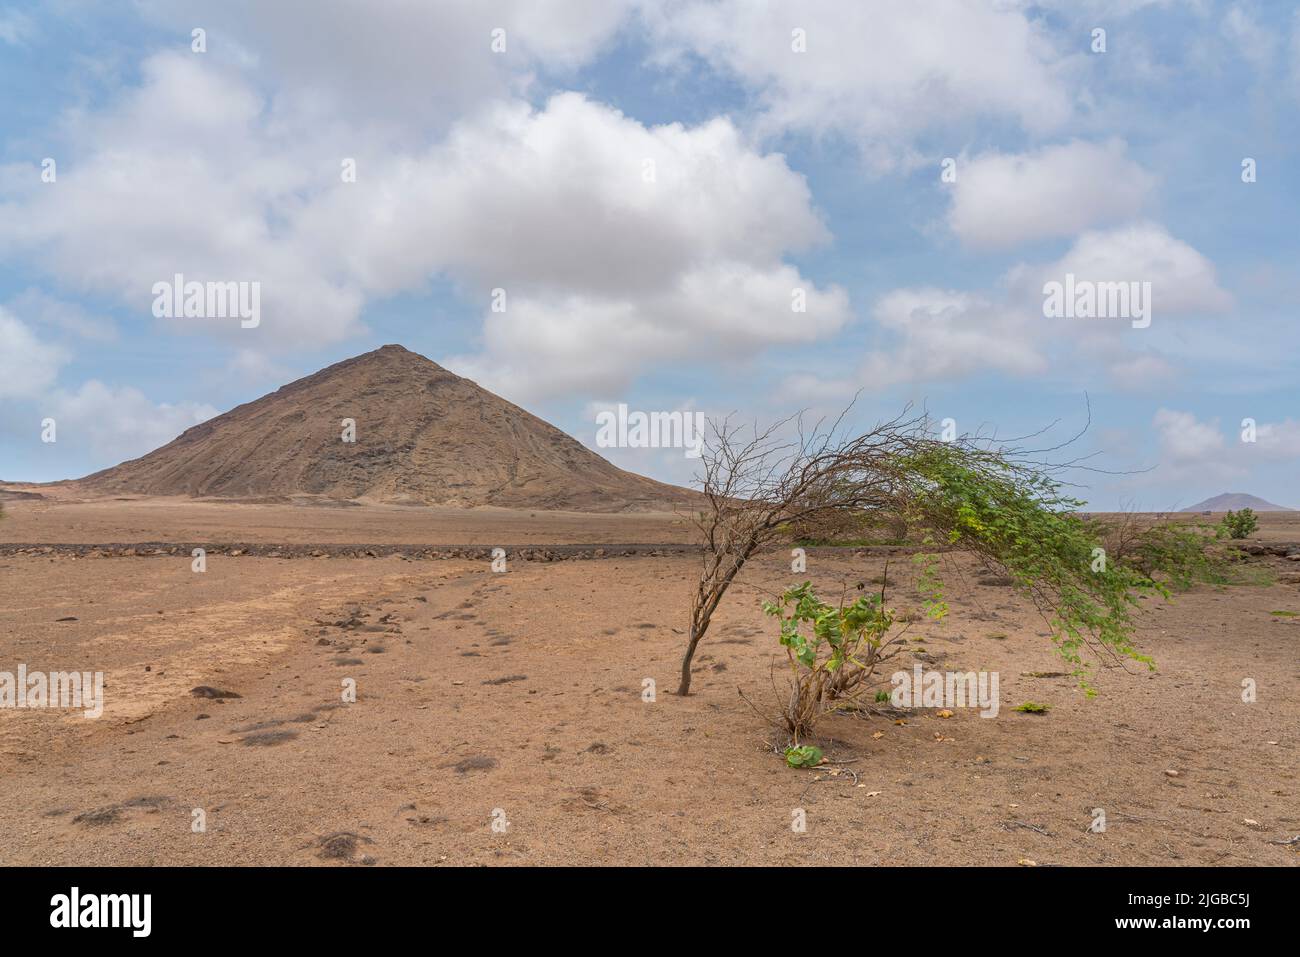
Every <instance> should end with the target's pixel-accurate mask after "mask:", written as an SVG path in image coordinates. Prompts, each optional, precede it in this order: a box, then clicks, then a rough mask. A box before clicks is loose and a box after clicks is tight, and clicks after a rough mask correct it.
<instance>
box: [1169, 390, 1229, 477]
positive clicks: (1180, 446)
mask: <svg viewBox="0 0 1300 957" xmlns="http://www.w3.org/2000/svg"><path fill="white" fill-rule="evenodd" d="M1152 425H1154V426H1155V430H1156V440H1157V443H1158V453H1159V465H1158V467H1157V468H1158V473H1159V476H1160V477H1161V478H1163V479H1165V480H1169V481H1177V480H1180V479H1197V480H1198V481H1201V482H1205V481H1209V480H1215V481H1218V480H1226V479H1230V478H1236V477H1239V476H1241V475H1244V474H1245V470H1244V469H1242V468H1241V467H1239V466H1238V465H1235V464H1233V463H1231V462H1230V461H1229V460H1228V446H1227V441H1226V440H1225V439H1224V436H1223V433H1222V432H1221V431H1220V429H1219V424H1218V422H1217V421H1214V422H1202V421H1200V420H1199V419H1197V418H1196V416H1195V415H1193V414H1192V413H1191V412H1181V411H1178V410H1175V409H1163V408H1162V409H1158V410H1157V411H1156V414H1155V418H1154V419H1153V420H1152Z"/></svg>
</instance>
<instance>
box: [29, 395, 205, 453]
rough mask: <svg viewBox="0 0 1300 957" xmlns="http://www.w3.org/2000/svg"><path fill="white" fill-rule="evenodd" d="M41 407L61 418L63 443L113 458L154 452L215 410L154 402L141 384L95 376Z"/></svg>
mask: <svg viewBox="0 0 1300 957" xmlns="http://www.w3.org/2000/svg"><path fill="white" fill-rule="evenodd" d="M41 408H42V410H43V411H44V414H48V415H51V416H53V418H54V419H55V421H56V422H57V423H58V429H59V442H60V443H69V444H80V445H84V446H85V447H87V448H89V450H90V451H91V452H92V453H93V454H94V455H96V456H99V457H102V458H104V459H105V460H109V461H113V462H122V461H125V460H127V459H133V458H137V457H138V456H141V455H144V454H145V453H146V452H151V451H153V450H154V449H156V448H158V447H159V446H160V445H164V444H166V443H167V442H170V441H171V440H172V439H174V438H176V436H178V435H180V434H181V433H182V432H184V431H185V430H186V429H188V428H189V427H190V426H193V425H198V424H199V423H200V422H204V421H206V420H207V419H210V418H212V417H213V416H214V415H216V414H217V410H216V409H214V408H213V407H212V406H210V405H207V404H205V403H195V402H179V403H175V404H173V403H168V402H162V403H154V402H152V401H150V400H149V398H148V397H147V396H145V394H144V393H143V392H141V391H140V390H139V389H135V388H132V387H130V386H109V385H105V384H104V383H102V382H99V381H97V380H94V379H92V380H90V381H89V382H86V383H84V384H83V385H82V386H81V388H80V389H78V390H77V391H75V392H64V391H57V392H54V393H52V394H51V395H50V396H49V397H47V398H46V399H45V400H43V402H42V404H41ZM45 410H48V411H45Z"/></svg>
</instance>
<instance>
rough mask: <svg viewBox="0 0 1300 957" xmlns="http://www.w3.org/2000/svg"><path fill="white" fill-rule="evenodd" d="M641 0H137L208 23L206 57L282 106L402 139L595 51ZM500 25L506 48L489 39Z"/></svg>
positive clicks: (167, 19)
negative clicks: (271, 93) (264, 89)
mask: <svg viewBox="0 0 1300 957" xmlns="http://www.w3.org/2000/svg"><path fill="white" fill-rule="evenodd" d="M637 2H638V0H493V2H492V3H477V2H461V0H385V2H382V3H371V4H364V5H361V6H359V5H358V4H357V3H356V2H355V0H313V3H311V5H310V7H309V8H308V9H303V8H299V7H295V6H293V5H292V4H282V3H266V2H263V0H224V2H222V3H219V4H213V3H210V2H207V0H141V2H140V8H141V9H142V10H143V12H144V13H145V14H146V15H147V16H150V17H151V18H153V19H155V20H157V21H159V22H160V23H163V24H165V25H167V26H168V27H170V28H172V29H175V30H179V31H181V32H182V33H183V34H185V35H188V34H189V31H190V29H191V28H192V27H193V26H194V25H195V24H202V25H203V26H204V27H205V29H207V30H208V34H209V44H208V47H209V54H208V55H209V56H212V57H215V58H220V59H225V60H228V61H232V62H238V63H240V64H241V65H243V66H245V67H246V68H247V70H248V72H249V73H250V74H252V75H254V76H256V77H257V78H258V79H259V80H260V81H261V82H262V83H263V84H265V85H267V86H270V87H273V88H274V89H276V91H277V98H278V99H279V100H281V101H282V105H283V107H284V108H285V109H287V110H291V111H293V112H296V113H303V114H315V115H321V116H325V115H328V116H330V117H337V116H342V117H344V118H346V120H347V121H348V122H349V124H350V125H351V126H353V127H357V128H366V127H372V128H373V127H377V126H378V127H383V128H384V130H385V134H386V135H390V136H398V137H402V138H405V139H407V143H408V145H409V144H410V139H409V138H410V137H416V136H419V135H422V134H424V133H426V132H427V131H429V130H431V129H441V128H445V127H446V125H447V124H448V123H449V122H450V121H451V120H454V119H455V118H457V117H460V116H462V115H464V114H466V113H468V112H471V111H473V110H474V109H475V108H476V107H477V106H478V105H481V104H483V103H485V102H487V101H490V100H494V99H503V98H509V97H511V96H513V95H516V94H519V93H522V92H524V91H525V90H526V89H527V88H528V87H529V86H530V84H531V82H532V80H533V76H534V73H535V72H536V71H538V70H550V71H557V70H558V71H566V70H572V69H574V68H576V67H578V66H581V65H582V64H584V63H586V62H589V61H590V60H591V59H593V58H594V57H596V56H597V55H598V54H599V53H600V51H601V49H602V47H603V45H604V44H605V43H606V42H607V41H609V40H610V39H611V38H612V37H613V36H614V34H615V32H616V31H617V29H618V27H619V26H620V25H621V24H623V23H624V22H625V21H626V20H627V17H628V16H629V15H630V14H631V13H632V11H633V9H634V8H635V6H636V5H637ZM498 29H500V30H504V31H505V33H504V44H505V49H504V51H501V52H496V51H494V50H493V47H492V43H493V31H494V30H498Z"/></svg>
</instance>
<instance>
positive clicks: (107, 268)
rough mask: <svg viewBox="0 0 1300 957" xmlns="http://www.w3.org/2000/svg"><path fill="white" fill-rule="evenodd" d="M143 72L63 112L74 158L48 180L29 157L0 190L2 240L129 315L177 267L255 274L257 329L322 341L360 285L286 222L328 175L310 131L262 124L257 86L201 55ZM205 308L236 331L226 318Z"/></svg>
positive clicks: (208, 273) (154, 63) (172, 58)
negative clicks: (134, 81) (106, 101)
mask: <svg viewBox="0 0 1300 957" xmlns="http://www.w3.org/2000/svg"><path fill="white" fill-rule="evenodd" d="M143 72H144V80H143V83H142V85H141V86H140V87H138V88H136V89H134V90H132V91H131V92H129V93H128V94H126V95H125V96H124V97H123V98H122V99H120V100H119V101H117V102H115V103H114V104H113V105H112V106H110V107H108V108H107V109H106V110H105V111H103V112H102V113H91V114H70V115H69V116H67V117H65V119H64V122H63V125H64V130H65V136H66V137H67V139H68V141H69V147H68V148H69V150H70V151H71V153H72V155H73V159H72V161H70V162H65V163H63V164H61V170H60V175H59V178H58V181H57V182H56V183H41V182H40V179H39V176H37V175H36V172H35V170H33V171H31V173H30V174H29V175H28V176H27V177H26V178H25V180H24V181H25V182H26V183H27V184H28V185H27V186H26V187H25V189H20V190H19V191H18V192H16V193H11V194H10V198H9V199H8V201H6V202H4V203H2V204H0V253H3V252H8V253H11V254H20V253H25V254H27V256H28V258H29V261H30V262H31V264H32V265H33V267H35V268H37V269H41V270H44V271H45V272H47V273H48V274H50V275H51V276H53V277H54V278H55V279H57V280H59V281H61V282H64V283H66V284H68V285H70V286H73V287H75V288H79V289H83V290H88V291H91V292H94V293H99V294H106V295H110V296H113V297H115V298H116V299H117V300H118V301H120V302H121V303H123V304H124V305H126V306H127V307H128V308H129V309H132V310H134V312H135V314H136V315H139V316H144V317H147V316H149V315H150V308H151V305H152V300H153V294H152V292H151V290H152V287H153V284H154V283H156V282H160V281H168V282H169V281H171V279H172V277H173V276H174V275H175V274H176V273H181V274H183V275H184V276H185V277H186V279H187V280H199V281H221V282H226V281H248V282H253V281H257V282H261V283H262V314H263V321H262V326H261V327H260V329H261V331H262V332H263V334H264V335H265V336H266V337H267V338H268V339H272V340H274V339H278V340H279V341H280V342H282V343H288V342H295V341H301V339H302V338H303V337H304V336H309V337H314V338H315V339H317V340H318V341H323V342H329V341H333V340H337V339H339V338H341V337H343V336H344V335H346V334H348V333H350V332H353V331H355V330H356V329H357V327H358V323H357V315H358V312H359V309H360V306H361V303H362V294H361V291H360V290H359V289H358V288H357V286H356V284H355V282H354V281H352V280H351V279H350V277H347V276H345V275H339V274H337V273H331V272H329V271H327V270H325V269H322V268H321V266H320V264H319V263H317V262H315V261H313V259H312V257H311V256H310V248H309V247H308V246H305V245H304V244H303V243H301V242H299V241H296V239H295V235H294V233H295V230H294V221H295V219H296V218H297V216H299V215H300V213H301V206H302V204H303V203H304V202H310V200H309V199H308V200H304V199H303V196H304V194H306V195H308V196H309V195H310V190H311V189H312V186H313V180H315V181H316V182H317V184H319V182H322V181H325V179H326V177H325V174H324V172H323V171H322V169H321V166H322V162H321V158H320V153H319V152H317V151H315V150H314V149H313V143H314V140H312V139H310V138H303V137H299V136H296V135H295V131H292V130H287V129H282V128H276V127H274V126H273V125H271V124H268V123H267V122H266V120H265V117H264V115H263V111H264V103H263V102H262V100H261V99H260V98H259V97H258V95H257V94H256V93H255V92H254V91H253V90H252V89H250V88H249V87H248V86H247V85H246V84H245V83H243V81H242V80H241V79H240V78H239V77H238V76H237V75H236V74H233V73H231V72H229V71H227V70H224V69H222V68H220V67H216V66H213V65H211V61H204V60H202V59H201V58H199V57H194V56H190V55H188V54H175V53H165V54H160V55H157V56H154V57H152V58H150V59H149V60H147V61H146V62H145V64H144V67H143ZM195 104H202V108H201V109H196V108H193V107H194V105H195ZM335 170H337V166H336V167H335ZM337 176H338V174H337V172H334V177H335V178H336V179H337ZM316 189H317V190H319V189H320V186H319V185H316ZM173 321H176V322H184V321H185V320H173ZM191 322H193V320H191ZM205 322H207V327H206V328H207V329H208V330H209V331H217V332H225V333H226V334H228V335H232V334H237V333H239V332H240V330H239V323H238V322H237V321H235V322H226V323H224V325H223V324H222V321H221V320H215V321H205Z"/></svg>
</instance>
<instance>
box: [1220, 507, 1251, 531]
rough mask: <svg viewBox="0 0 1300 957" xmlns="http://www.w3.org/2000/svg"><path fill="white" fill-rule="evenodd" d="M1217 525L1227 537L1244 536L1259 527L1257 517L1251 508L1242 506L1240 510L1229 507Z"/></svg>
mask: <svg viewBox="0 0 1300 957" xmlns="http://www.w3.org/2000/svg"><path fill="white" fill-rule="evenodd" d="M1219 527H1220V528H1221V529H1222V530H1223V534H1224V535H1226V536H1227V537H1228V538H1245V537H1246V536H1247V535H1250V534H1252V533H1253V532H1254V531H1255V530H1256V529H1258V528H1259V519H1258V518H1256V517H1255V512H1254V510H1253V509H1249V508H1243V509H1242V510H1241V511H1240V512H1234V511H1232V509H1229V510H1228V514H1227V515H1225V516H1223V521H1222V522H1220V523H1219Z"/></svg>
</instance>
